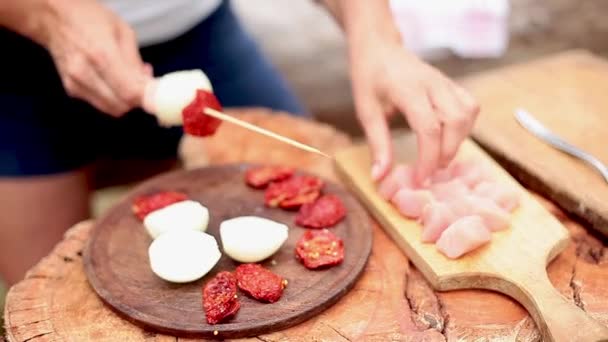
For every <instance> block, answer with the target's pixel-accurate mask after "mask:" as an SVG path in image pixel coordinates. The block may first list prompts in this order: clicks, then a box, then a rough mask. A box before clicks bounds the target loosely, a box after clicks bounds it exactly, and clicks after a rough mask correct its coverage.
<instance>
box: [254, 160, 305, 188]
mask: <svg viewBox="0 0 608 342" xmlns="http://www.w3.org/2000/svg"><path fill="white" fill-rule="evenodd" d="M293 172H294V169H293V168H291V167H287V166H274V165H269V166H258V167H252V168H250V169H249V170H247V172H246V173H245V182H246V183H247V185H249V186H251V187H252V188H256V189H264V188H266V187H267V186H268V184H270V183H271V182H279V181H283V180H286V179H288V178H289V177H291V176H292V175H293Z"/></svg>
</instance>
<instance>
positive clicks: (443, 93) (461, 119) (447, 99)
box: [430, 84, 472, 167]
mask: <svg viewBox="0 0 608 342" xmlns="http://www.w3.org/2000/svg"><path fill="white" fill-rule="evenodd" d="M430 99H431V102H432V105H433V106H434V107H435V108H436V112H437V115H438V116H439V120H440V121H441V123H442V130H441V153H440V158H439V165H440V166H442V167H445V166H447V165H448V164H449V163H450V162H451V161H452V159H454V156H455V155H456V153H457V152H458V149H459V147H460V144H461V143H462V141H463V140H464V139H465V138H466V136H467V135H468V134H469V130H470V126H471V119H472V117H471V115H470V114H469V113H468V112H466V110H465V108H464V105H463V104H461V102H460V101H459V100H458V98H457V95H456V93H455V92H454V90H453V88H452V87H450V86H449V85H448V84H445V85H443V86H437V87H435V88H433V90H432V92H431V94H430Z"/></svg>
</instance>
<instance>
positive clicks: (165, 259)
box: [148, 230, 221, 283]
mask: <svg viewBox="0 0 608 342" xmlns="http://www.w3.org/2000/svg"><path fill="white" fill-rule="evenodd" d="M148 256H149V258H150V267H151V268H152V272H154V274H156V275H157V276H158V277H160V278H161V279H164V280H166V281H169V282H173V283H187V282H191V281H195V280H197V279H200V278H201V277H203V276H204V275H205V274H207V273H208V272H209V271H210V270H211V269H212V268H213V266H215V264H216V263H217V262H218V261H219V260H220V257H221V253H220V250H219V248H218V245H217V242H216V241H215V238H214V237H213V236H211V235H209V234H207V233H203V232H201V231H197V230H175V231H171V232H168V233H165V234H163V235H161V236H159V237H158V238H157V239H156V240H154V241H153V242H152V244H150V247H149V248H148Z"/></svg>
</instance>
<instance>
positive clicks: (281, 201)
mask: <svg viewBox="0 0 608 342" xmlns="http://www.w3.org/2000/svg"><path fill="white" fill-rule="evenodd" d="M323 185H324V183H323V181H322V180H321V179H319V178H317V177H313V176H293V177H291V178H289V179H287V180H284V181H282V182H276V183H271V184H270V185H269V186H268V188H267V189H266V193H265V194H264V203H266V205H267V206H268V207H271V208H276V207H281V208H284V209H298V208H299V207H300V206H301V205H302V204H305V203H310V202H313V201H314V200H316V199H317V198H318V197H319V195H320V194H321V189H322V188H323Z"/></svg>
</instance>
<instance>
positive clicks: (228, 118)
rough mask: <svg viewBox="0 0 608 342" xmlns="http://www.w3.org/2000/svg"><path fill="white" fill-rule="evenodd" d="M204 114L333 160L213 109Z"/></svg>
mask: <svg viewBox="0 0 608 342" xmlns="http://www.w3.org/2000/svg"><path fill="white" fill-rule="evenodd" d="M204 112H205V114H207V115H209V116H212V117H214V118H216V119H219V120H222V121H227V122H230V123H232V124H235V125H237V126H241V127H243V128H245V129H248V130H251V131H254V132H256V133H260V134H262V135H265V136H267V137H270V138H273V139H276V140H279V141H282V142H284V143H286V144H289V145H291V146H294V147H297V148H299V149H302V150H304V151H307V152H312V153H316V154H318V155H321V156H323V157H325V158H329V159H333V158H332V157H331V156H329V155H328V154H327V153H323V152H321V151H319V150H318V149H316V148H314V147H312V146H308V145H306V144H303V143H301V142H297V141H295V140H292V139H289V138H287V137H284V136H282V135H279V134H276V133H274V132H271V131H268V130H266V129H263V128H261V127H258V126H256V125H252V124H250V123H249V122H246V121H243V120H240V119H237V118H235V117H233V116H230V115H227V114H224V113H222V112H219V111H217V110H215V109H213V108H209V107H207V108H205V110H204Z"/></svg>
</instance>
